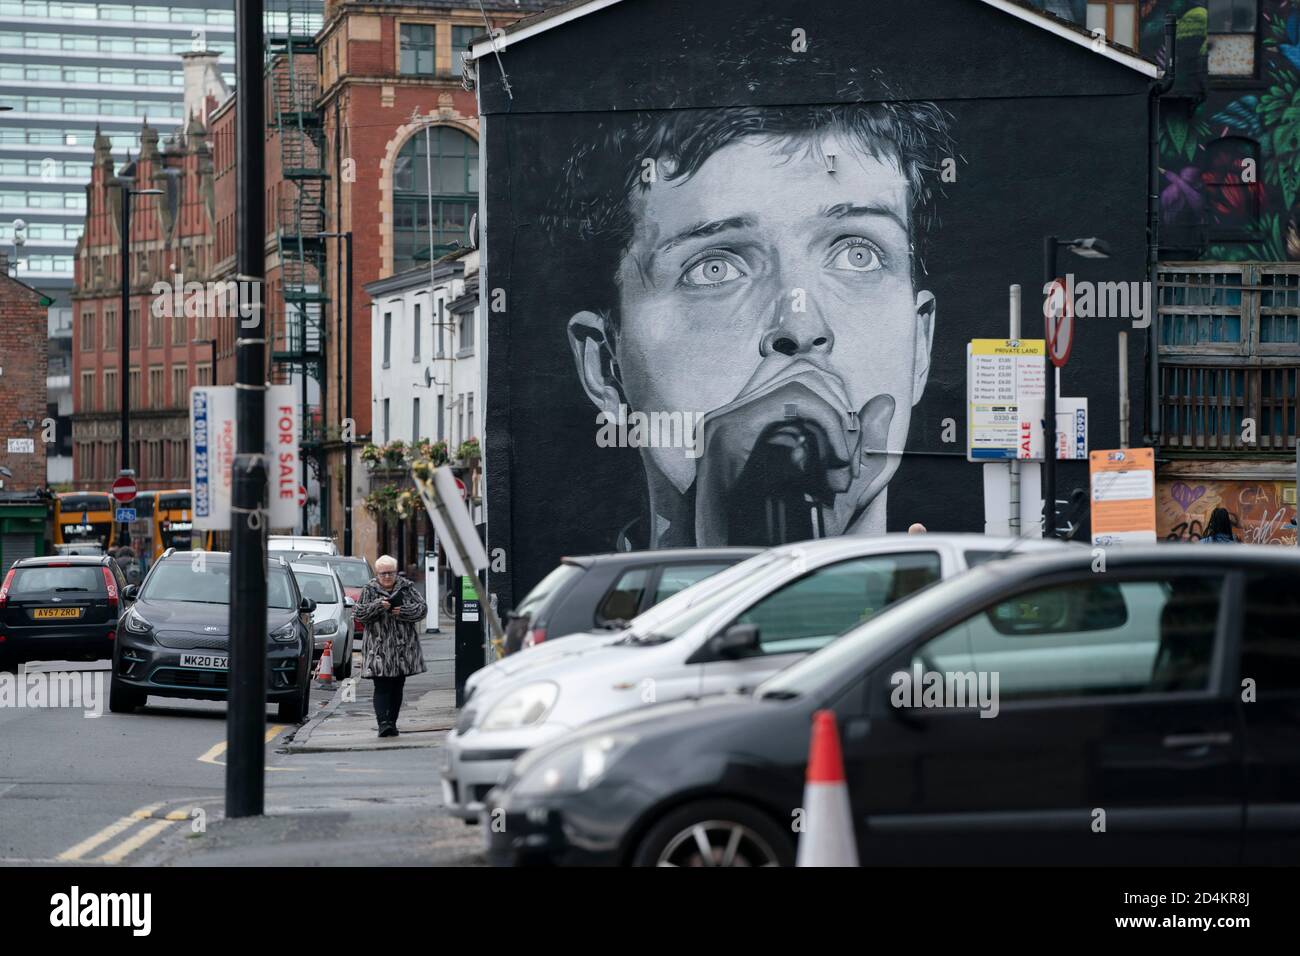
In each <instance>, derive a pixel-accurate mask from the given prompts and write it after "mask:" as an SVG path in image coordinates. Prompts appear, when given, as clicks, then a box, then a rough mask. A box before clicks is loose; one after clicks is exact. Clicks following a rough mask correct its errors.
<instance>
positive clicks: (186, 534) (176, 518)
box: [153, 488, 194, 561]
mask: <svg viewBox="0 0 1300 956" xmlns="http://www.w3.org/2000/svg"><path fill="white" fill-rule="evenodd" d="M193 533H194V515H193V514H191V512H190V492H189V489H188V488H186V489H184V490H176V491H160V492H158V494H157V496H156V497H155V498H154V506H153V556H154V560H155V561H156V560H157V559H158V558H160V557H162V553H163V552H164V551H166V550H167V549H168V548H175V549H176V550H178V551H190V550H192V549H193V545H192V543H191V536H192V535H193Z"/></svg>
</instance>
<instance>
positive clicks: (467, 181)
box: [393, 126, 478, 272]
mask: <svg viewBox="0 0 1300 956" xmlns="http://www.w3.org/2000/svg"><path fill="white" fill-rule="evenodd" d="M477 209H478V143H476V142H475V141H474V140H473V139H472V138H471V137H469V136H466V135H465V134H464V133H462V132H461V131H460V130H458V129H455V128H453V127H450V126H434V127H431V128H429V129H426V130H421V131H420V132H418V133H416V134H415V135H414V136H412V137H411V138H410V139H409V140H407V141H406V145H404V146H403V147H402V150H401V152H400V153H398V154H397V164H396V166H395V167H394V169H393V271H394V272H401V271H403V270H405V269H412V268H414V267H415V266H417V265H420V264H421V263H428V262H429V260H430V258H433V259H437V258H438V257H439V256H443V255H446V254H447V253H448V252H450V251H451V250H452V249H453V248H455V243H460V245H461V246H464V245H466V244H467V242H468V241H469V217H470V216H471V215H472V214H473V213H474V212H475V210H477ZM430 212H432V215H433V236H432V249H431V248H430V245H431V243H430V235H429V216H430Z"/></svg>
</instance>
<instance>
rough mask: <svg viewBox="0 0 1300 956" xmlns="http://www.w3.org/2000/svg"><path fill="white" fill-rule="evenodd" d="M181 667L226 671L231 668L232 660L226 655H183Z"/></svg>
mask: <svg viewBox="0 0 1300 956" xmlns="http://www.w3.org/2000/svg"><path fill="white" fill-rule="evenodd" d="M181 667H202V668H206V669H208V670H218V671H224V670H227V669H228V668H229V667H230V658H229V656H227V655H225V654H182V655H181Z"/></svg>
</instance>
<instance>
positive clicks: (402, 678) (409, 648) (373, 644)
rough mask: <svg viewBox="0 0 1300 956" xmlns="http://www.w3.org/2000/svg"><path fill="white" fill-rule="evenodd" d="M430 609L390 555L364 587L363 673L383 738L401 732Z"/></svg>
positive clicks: (360, 606) (360, 615) (359, 612)
mask: <svg viewBox="0 0 1300 956" xmlns="http://www.w3.org/2000/svg"><path fill="white" fill-rule="evenodd" d="M428 611H429V608H428V605H427V604H426V603H425V601H424V598H423V597H422V596H421V595H420V592H419V590H418V589H417V588H416V587H415V584H414V583H413V582H412V581H411V580H410V579H409V578H406V577H403V576H402V575H400V574H398V573H397V559H396V558H394V557H392V555H388V554H385V555H384V556H383V557H381V558H380V559H379V560H378V561H376V562H375V576H374V577H373V578H372V579H371V580H370V583H368V584H367V585H366V586H365V588H363V589H362V591H361V598H360V600H358V601H357V606H356V610H355V612H354V613H355V615H356V619H357V620H358V621H360V622H361V624H362V625H363V627H364V636H363V638H362V642H361V676H362V677H364V678H369V679H370V680H373V681H374V682H375V720H376V721H377V722H378V723H379V736H380V737H396V736H397V713H398V711H400V710H401V709H402V689H403V687H404V685H405V684H406V678H407V677H408V676H410V675H411V674H423V673H424V671H425V666H424V652H423V651H422V650H421V649H420V630H419V622H420V621H423V620H424V617H425V615H426V614H427V613H428Z"/></svg>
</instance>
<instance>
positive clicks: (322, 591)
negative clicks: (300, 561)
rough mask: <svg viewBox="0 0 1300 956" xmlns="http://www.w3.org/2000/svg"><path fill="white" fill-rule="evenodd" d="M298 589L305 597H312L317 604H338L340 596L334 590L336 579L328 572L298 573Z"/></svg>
mask: <svg viewBox="0 0 1300 956" xmlns="http://www.w3.org/2000/svg"><path fill="white" fill-rule="evenodd" d="M295 577H296V578H297V579H298V590H299V591H301V592H302V596H303V597H307V598H311V599H312V600H313V601H315V602H316V603H317V604H338V603H339V596H338V593H337V592H336V591H335V590H334V580H333V579H332V578H331V577H330V576H329V575H327V574H311V573H310V572H308V573H305V574H297V575H295Z"/></svg>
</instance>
